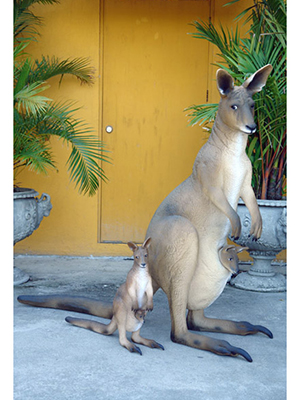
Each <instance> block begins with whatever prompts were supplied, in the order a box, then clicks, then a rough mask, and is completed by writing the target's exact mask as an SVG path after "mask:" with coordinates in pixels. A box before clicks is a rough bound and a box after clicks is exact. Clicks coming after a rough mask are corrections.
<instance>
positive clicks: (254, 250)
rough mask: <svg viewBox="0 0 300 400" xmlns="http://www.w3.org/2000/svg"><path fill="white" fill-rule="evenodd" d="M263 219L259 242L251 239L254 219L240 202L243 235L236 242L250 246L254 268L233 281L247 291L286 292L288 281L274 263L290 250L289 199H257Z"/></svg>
mask: <svg viewBox="0 0 300 400" xmlns="http://www.w3.org/2000/svg"><path fill="white" fill-rule="evenodd" d="M257 203H258V206H259V209H260V213H261V216H262V220H263V230H262V235H261V237H260V238H259V239H258V240H257V241H252V238H251V237H250V238H249V234H250V227H251V217H250V214H249V211H248V209H247V207H246V206H245V204H244V203H243V201H241V200H240V201H239V203H238V208H237V213H238V215H239V217H240V219H241V224H242V233H241V236H240V238H239V239H238V240H235V242H236V243H237V244H239V245H241V246H247V247H249V250H248V251H249V254H250V255H251V257H252V258H253V265H252V267H251V268H250V270H249V271H248V272H241V273H240V274H238V275H237V276H236V277H235V278H233V279H232V280H231V282H230V284H231V285H233V286H235V287H237V288H239V289H245V290H253V291H259V292H282V291H285V290H286V278H285V277H284V276H283V275H282V274H278V273H275V271H274V270H273V267H272V265H271V262H272V261H273V260H274V258H276V255H277V254H278V253H279V252H280V251H282V250H284V249H286V219H287V218H286V214H287V210H286V200H257Z"/></svg>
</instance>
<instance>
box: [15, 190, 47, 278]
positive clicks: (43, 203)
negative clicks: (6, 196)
mask: <svg viewBox="0 0 300 400" xmlns="http://www.w3.org/2000/svg"><path fill="white" fill-rule="evenodd" d="M38 195H39V194H38V192H36V191H35V190H33V189H27V188H14V245H15V244H16V243H17V242H19V241H20V240H23V239H25V238H26V237H28V236H30V235H31V234H32V233H33V231H35V230H36V229H37V228H38V227H39V226H40V223H41V221H42V219H43V218H44V217H48V215H49V214H50V211H51V209H52V204H51V202H50V196H49V195H48V194H45V193H43V194H42V195H41V197H40V198H39V199H38V198H37V196H38ZM28 280H29V276H28V275H27V274H25V273H24V272H23V271H21V270H20V269H19V268H16V267H14V284H15V285H17V284H21V283H24V282H27V281H28Z"/></svg>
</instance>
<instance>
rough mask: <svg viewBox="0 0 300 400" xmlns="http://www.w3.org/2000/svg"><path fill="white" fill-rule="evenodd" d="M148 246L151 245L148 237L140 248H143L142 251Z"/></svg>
mask: <svg viewBox="0 0 300 400" xmlns="http://www.w3.org/2000/svg"><path fill="white" fill-rule="evenodd" d="M150 244H151V238H150V237H148V238H147V239H146V240H145V241H144V243H143V246H142V247H144V249H148V247H149V246H150Z"/></svg>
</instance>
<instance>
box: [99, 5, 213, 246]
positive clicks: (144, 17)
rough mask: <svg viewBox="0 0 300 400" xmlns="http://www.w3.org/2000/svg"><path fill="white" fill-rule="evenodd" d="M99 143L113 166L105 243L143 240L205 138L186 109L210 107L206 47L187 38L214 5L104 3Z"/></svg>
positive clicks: (105, 202) (103, 221)
mask: <svg viewBox="0 0 300 400" xmlns="http://www.w3.org/2000/svg"><path fill="white" fill-rule="evenodd" d="M101 11H102V13H101V14H102V21H101V22H102V23H101V26H102V32H101V36H102V46H101V47H102V55H101V56H102V90H101V91H102V101H100V103H101V104H102V107H103V109H102V118H101V129H102V133H101V134H102V140H103V141H104V142H106V144H107V146H108V148H109V150H110V151H111V157H112V158H113V161H112V165H109V166H108V165H107V164H105V172H106V174H107V176H108V177H109V182H108V183H107V184H103V185H102V191H101V195H100V213H99V215H100V217H99V219H100V221H99V224H98V226H99V227H100V231H99V237H98V240H99V241H100V242H119V243H124V242H127V241H129V240H133V241H136V242H141V241H143V240H144V237H145V233H146V229H147V226H148V224H149V221H150V219H151V217H152V215H153V213H154V212H155V210H156V208H157V206H158V205H159V204H160V202H161V201H162V200H163V199H164V198H165V196H166V195H168V193H169V192H170V191H171V190H172V189H173V188H174V187H176V186H177V185H178V184H179V183H180V182H182V181H183V180H184V179H185V178H187V177H188V176H189V175H190V174H191V171H192V166H193V162H194V159H195V157H196V154H197V152H198V150H199V148H200V147H201V146H202V145H203V144H204V139H205V137H206V135H205V133H204V132H203V130H202V129H201V128H196V127H194V128H191V127H187V124H188V118H187V117H186V112H184V109H185V108H186V107H188V106H189V105H192V104H199V103H203V102H205V100H206V95H207V84H208V76H209V68H210V66H209V61H208V57H209V53H208V44H207V42H205V41H200V40H196V39H194V38H192V37H191V36H190V35H188V33H189V32H193V31H194V28H193V27H192V26H189V23H191V22H192V21H194V20H199V19H203V20H207V19H208V17H209V15H210V0H196V1H195V0H190V1H189V0H103V2H102V10H101Z"/></svg>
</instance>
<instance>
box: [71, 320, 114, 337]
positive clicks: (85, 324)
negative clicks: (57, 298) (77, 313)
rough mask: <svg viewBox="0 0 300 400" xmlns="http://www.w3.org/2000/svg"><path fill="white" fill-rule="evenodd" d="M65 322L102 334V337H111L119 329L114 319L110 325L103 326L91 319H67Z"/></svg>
mask: <svg viewBox="0 0 300 400" xmlns="http://www.w3.org/2000/svg"><path fill="white" fill-rule="evenodd" d="M65 320H66V321H67V322H69V323H70V324H72V325H75V326H79V327H80V328H85V329H89V330H90V331H94V332H96V333H101V334H102V335H111V334H113V333H114V332H115V331H116V329H117V323H116V322H115V320H114V318H113V319H112V320H111V322H110V323H109V324H108V325H106V324H101V323H100V322H97V321H92V320H89V319H81V318H73V317H67V318H66V319H65Z"/></svg>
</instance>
